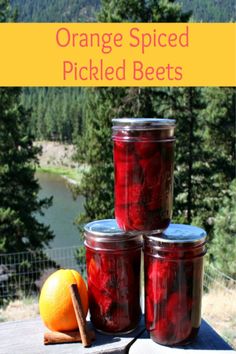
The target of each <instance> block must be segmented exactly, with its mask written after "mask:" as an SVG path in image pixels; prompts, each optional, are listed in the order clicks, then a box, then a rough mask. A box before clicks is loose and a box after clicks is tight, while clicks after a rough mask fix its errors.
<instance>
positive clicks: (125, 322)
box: [85, 219, 142, 334]
mask: <svg viewBox="0 0 236 354" xmlns="http://www.w3.org/2000/svg"><path fill="white" fill-rule="evenodd" d="M85 247H86V266H87V279H88V295H89V309H90V315H91V321H92V323H93V325H94V326H95V328H96V329H97V330H99V331H101V332H103V333H107V334H114V333H115V334H118V333H119V334H123V333H128V332H130V331H132V330H134V329H135V328H136V327H137V325H138V323H139V320H140V316H141V307H140V259H141V249H142V237H141V235H137V234H126V233H125V232H124V231H123V230H121V229H120V228H119V227H118V225H117V223H116V221H115V220H114V219H108V220H98V221H94V222H91V223H89V224H87V225H86V226H85Z"/></svg>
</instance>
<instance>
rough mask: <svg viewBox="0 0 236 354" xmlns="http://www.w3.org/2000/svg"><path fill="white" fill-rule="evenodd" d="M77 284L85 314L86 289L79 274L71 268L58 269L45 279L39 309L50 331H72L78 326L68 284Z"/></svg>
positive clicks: (86, 307) (86, 306)
mask: <svg viewBox="0 0 236 354" xmlns="http://www.w3.org/2000/svg"><path fill="white" fill-rule="evenodd" d="M71 284H77V287H78V290H79V294H80V297H81V302H82V306H83V310H84V313H85V315H87V312H88V291H87V286H86V284H85V281H84V279H83V278H82V276H81V274H80V273H78V272H77V271H75V270H73V269H60V270H57V271H56V272H54V273H53V274H51V275H50V276H49V277H48V278H47V280H46V281H45V283H44V285H43V287H42V290H41V294H40V298H39V311H40V315H41V318H42V320H43V322H44V324H45V325H46V326H47V327H48V328H49V329H51V330H52V331H73V330H76V329H77V328H78V325H77V321H76V317H75V312H74V308H73V304H72V300H71V293H70V285H71Z"/></svg>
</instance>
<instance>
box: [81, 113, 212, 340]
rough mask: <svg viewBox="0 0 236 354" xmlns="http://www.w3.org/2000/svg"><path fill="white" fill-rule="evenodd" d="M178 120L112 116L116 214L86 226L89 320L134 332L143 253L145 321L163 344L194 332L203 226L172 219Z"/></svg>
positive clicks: (97, 325) (198, 316)
mask: <svg viewBox="0 0 236 354" xmlns="http://www.w3.org/2000/svg"><path fill="white" fill-rule="evenodd" d="M174 129H175V121H174V120H169V119H156V118H150V119H149V118H119V119H118V118H117V119H113V134H112V137H113V141H114V169H115V217H116V220H115V219H109V220H98V221H94V222H91V223H89V224H87V225H86V226H85V247H86V265H87V276H88V291H89V306H90V314H91V321H92V322H93V324H94V326H95V328H96V329H97V330H99V331H102V332H103V333H107V334H124V333H128V332H130V331H132V330H134V329H135V328H136V327H137V325H138V323H139V320H140V317H141V308H140V263H141V249H142V248H143V252H144V274H145V323H146V328H147V330H148V331H149V332H150V336H151V338H152V339H153V340H154V341H156V342H158V343H160V344H164V345H177V344H185V343H188V342H189V341H191V340H192V339H193V338H194V337H195V336H196V334H197V332H198V329H199V327H200V322H201V297H202V277H203V256H204V254H205V252H206V251H205V238H206V234H205V231H204V230H202V229H200V228H198V227H194V226H190V225H180V224H170V221H171V217H172V199H173V167H174V144H175V137H174Z"/></svg>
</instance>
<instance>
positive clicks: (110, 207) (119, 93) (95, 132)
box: [77, 0, 190, 222]
mask: <svg viewBox="0 0 236 354" xmlns="http://www.w3.org/2000/svg"><path fill="white" fill-rule="evenodd" d="M189 15H190V14H189V13H182V11H181V6H180V5H179V4H176V3H174V1H166V0H165V1H164V0H160V1H148V2H147V1H138V0H130V1H119V2H118V1H115V0H112V1H108V0H103V1H102V5H101V9H100V12H99V14H98V20H99V21H102V22H127V21H128V22H166V21H171V22H179V21H181V22H183V21H186V20H188V18H189ZM87 92H88V94H87V99H86V101H87V103H86V108H85V114H84V127H83V128H84V129H83V139H82V141H81V139H80V141H79V143H78V153H77V160H78V161H79V162H81V163H88V164H89V166H90V169H89V171H87V172H86V173H85V175H84V178H83V184H82V185H81V186H80V188H79V189H78V193H80V194H83V195H84V196H85V213H84V215H82V217H80V219H79V222H82V221H83V222H85V221H88V220H92V219H97V218H110V217H113V216H114V200H113V189H114V187H113V161H112V141H111V119H112V118H114V117H122V116H130V117H154V116H160V113H161V108H160V105H159V104H158V103H160V102H161V100H162V99H163V97H165V92H164V91H163V90H159V89H153V88H124V87H122V88H96V89H90V90H87ZM157 102H158V103H157Z"/></svg>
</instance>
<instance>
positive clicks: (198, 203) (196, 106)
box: [164, 87, 208, 224]
mask: <svg viewBox="0 0 236 354" xmlns="http://www.w3.org/2000/svg"><path fill="white" fill-rule="evenodd" d="M168 93H169V95H168V99H167V102H166V105H167V107H166V108H165V110H164V114H165V115H166V116H168V117H172V118H175V119H176V137H177V138H176V153H175V174H174V176H175V179H174V182H175V183H174V220H175V221H176V222H182V223H188V224H189V223H191V222H192V221H193V219H194V217H197V216H198V215H200V214H201V210H205V206H204V202H203V198H202V196H203V195H204V192H205V189H204V188H205V185H204V176H205V175H206V173H207V172H208V166H207V165H206V164H205V161H204V158H203V156H204V151H203V139H202V136H201V121H200V119H199V116H200V112H201V111H202V109H203V108H204V101H203V97H202V90H201V89H199V88H193V87H189V88H173V89H169V92H168Z"/></svg>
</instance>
